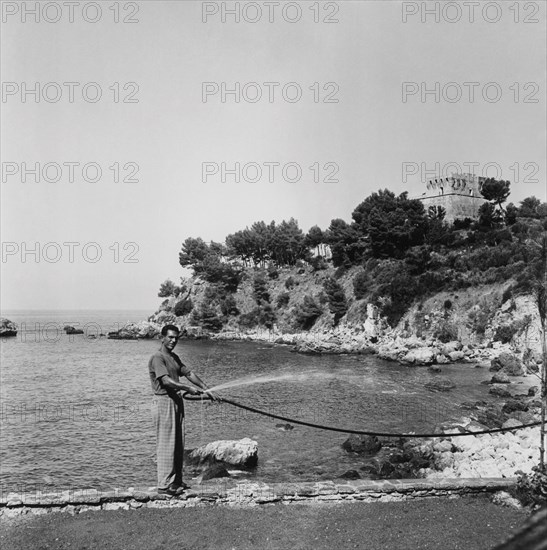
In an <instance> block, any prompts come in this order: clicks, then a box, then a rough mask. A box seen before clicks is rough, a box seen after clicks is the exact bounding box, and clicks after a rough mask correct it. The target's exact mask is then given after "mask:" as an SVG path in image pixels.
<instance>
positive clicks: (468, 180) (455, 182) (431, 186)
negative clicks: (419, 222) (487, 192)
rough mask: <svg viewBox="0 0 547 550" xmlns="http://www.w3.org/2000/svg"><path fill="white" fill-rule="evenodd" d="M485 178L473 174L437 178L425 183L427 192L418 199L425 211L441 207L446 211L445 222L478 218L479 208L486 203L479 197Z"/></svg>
mask: <svg viewBox="0 0 547 550" xmlns="http://www.w3.org/2000/svg"><path fill="white" fill-rule="evenodd" d="M485 179H486V178H483V177H479V176H475V175H474V174H452V176H451V177H449V178H437V179H433V180H429V181H428V182H427V191H426V192H425V193H423V194H422V196H421V197H419V199H420V200H421V201H422V203H423V205H424V208H425V209H426V211H427V210H428V209H429V207H430V206H442V207H443V208H444V209H445V210H446V216H445V220H446V221H447V222H453V221H454V220H455V219H456V218H460V219H464V218H471V219H472V220H476V219H478V217H479V208H480V207H481V205H483V204H484V203H485V202H488V201H487V200H486V199H485V198H484V197H483V196H482V195H481V187H482V184H483V182H484V180H485Z"/></svg>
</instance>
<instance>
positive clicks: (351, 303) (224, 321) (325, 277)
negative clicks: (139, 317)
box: [149, 266, 541, 364]
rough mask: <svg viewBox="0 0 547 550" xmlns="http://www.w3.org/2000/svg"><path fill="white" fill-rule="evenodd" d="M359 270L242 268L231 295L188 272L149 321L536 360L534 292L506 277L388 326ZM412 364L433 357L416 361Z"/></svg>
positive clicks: (447, 295)
mask: <svg viewBox="0 0 547 550" xmlns="http://www.w3.org/2000/svg"><path fill="white" fill-rule="evenodd" d="M361 272H362V269H361V268H357V267H355V268H351V269H348V270H346V271H341V270H336V269H335V268H333V267H330V266H329V267H326V268H325V269H321V270H314V269H313V268H312V267H310V266H307V267H295V268H283V269H277V270H275V273H274V274H273V277H272V276H271V274H270V275H269V274H268V272H267V271H266V270H258V269H252V268H248V269H247V270H245V272H244V273H243V275H242V280H241V282H240V284H239V286H238V289H237V291H236V292H234V293H222V291H220V290H219V289H218V287H216V285H211V284H209V283H207V282H205V281H203V280H201V279H200V278H198V277H192V278H190V279H187V280H186V281H184V285H185V287H186V288H185V289H184V290H185V291H184V292H182V293H181V294H180V295H179V296H178V297H175V296H171V297H169V298H167V299H166V300H164V302H163V304H162V305H161V307H160V308H159V309H158V311H157V312H156V313H155V314H154V315H152V316H151V317H150V318H149V321H151V322H153V323H157V324H158V325H164V324H167V323H174V324H176V325H177V326H179V327H181V329H182V330H183V332H184V333H185V334H187V335H189V336H200V335H209V336H213V337H225V338H241V337H244V336H245V335H251V336H253V335H259V334H262V335H264V334H266V333H267V334H269V339H272V338H273V339H278V340H279V341H280V342H283V343H294V344H298V343H299V342H305V343H307V344H306V345H308V344H310V342H313V341H316V342H317V341H323V344H324V345H326V344H325V343H327V344H328V340H329V338H330V339H331V340H332V342H331V346H330V348H337V347H340V345H343V344H348V342H349V340H351V339H353V340H355V341H356V342H359V343H360V347H359V349H346V350H345V351H346V352H352V351H363V350H365V349H367V348H368V347H373V348H375V351H377V350H378V346H381V345H382V344H383V345H384V347H389V348H391V349H392V351H395V350H394V344H395V343H396V342H407V343H408V342H410V343H412V345H410V346H407V347H410V348H417V347H428V346H429V347H431V346H437V348H438V349H441V348H442V346H443V345H445V346H446V345H447V344H448V343H450V342H454V341H457V342H459V343H460V344H461V345H460V347H459V348H458V349H451V350H448V351H447V353H446V354H445V355H446V356H447V357H448V359H450V360H461V359H462V358H463V352H462V351H461V348H462V347H464V346H465V347H466V348H469V347H471V348H487V347H493V348H495V349H496V348H500V347H504V348H507V347H510V348H513V349H515V350H518V351H520V352H521V353H525V354H529V355H531V356H532V357H534V359H535V360H537V359H539V352H540V350H541V342H540V324H539V315H538V310H537V307H536V304H535V302H534V297H533V296H532V295H531V294H520V295H516V296H515V295H513V294H512V292H511V288H512V287H513V285H514V284H515V281H514V280H513V279H512V278H510V279H508V280H506V281H505V282H503V283H495V284H485V285H480V286H470V287H468V288H463V289H459V290H457V291H442V292H437V293H431V294H430V295H428V296H424V297H419V298H416V299H414V300H413V301H411V305H410V306H409V307H408V309H407V310H406V312H404V314H402V316H400V318H399V320H398V321H397V322H396V323H392V324H390V322H389V318H388V317H387V316H386V314H385V311H386V309H387V307H386V306H388V307H389V306H390V305H391V304H390V303H389V299H388V298H384V297H382V296H379V297H377V295H378V292H377V288H375V287H374V282H373V281H372V282H371V283H370V286H369V288H368V289H367V290H365V292H360V289H359V286H358V285H356V282H355V281H356V278H357V277H359V274H360V273H361ZM257 281H258V283H257ZM332 281H335V282H336V284H337V285H338V287H337V292H336V293H333V292H332V291H331V290H330V288H331V287H329V284H331V283H332ZM331 286H332V284H331ZM257 289H258V290H257ZM333 296H334V297H333ZM375 296H376V297H375ZM358 297H359V298H358ZM373 299H374V301H373ZM183 302H184V303H185V307H182V308H181V304H183ZM341 311H343V315H341V316H340V315H339V313H340V312H341ZM177 313H179V315H177ZM181 313H182V314H181ZM306 323H308V326H307V325H306ZM263 337H264V336H263ZM258 339H260V338H258ZM310 345H311V344H310ZM310 345H308V347H310ZM311 347H313V346H311ZM327 347H329V346H327ZM350 347H351V346H350ZM304 348H305V346H304ZM353 348H355V345H354V346H353ZM301 351H306V349H301ZM308 351H314V350H313V349H308ZM318 351H321V350H318ZM323 351H329V350H327V349H325V350H323ZM331 351H332V349H331ZM407 351H408V350H407ZM451 353H452V354H453V355H454V357H451V355H450V354H451ZM399 356H400V353H399ZM399 356H398V359H400V357H399ZM422 359H423V358H422ZM409 362H412V361H409ZM417 362H422V363H426V364H427V363H432V362H437V361H436V360H435V358H433V360H425V361H422V360H421V359H420V358H417ZM440 362H444V361H443V360H442V359H441V360H440Z"/></svg>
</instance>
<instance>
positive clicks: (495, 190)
mask: <svg viewBox="0 0 547 550" xmlns="http://www.w3.org/2000/svg"><path fill="white" fill-rule="evenodd" d="M510 187H511V182H509V181H506V180H496V179H494V178H486V180H484V182H483V184H482V186H481V194H482V196H483V197H484V198H485V199H486V200H488V201H490V202H491V203H492V204H496V205H497V206H498V208H499V209H500V210H502V211H503V207H502V206H501V205H502V203H504V202H505V201H506V200H507V197H508V196H509V195H510V194H511V190H510Z"/></svg>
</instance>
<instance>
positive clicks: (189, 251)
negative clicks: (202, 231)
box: [179, 237, 211, 268]
mask: <svg viewBox="0 0 547 550" xmlns="http://www.w3.org/2000/svg"><path fill="white" fill-rule="evenodd" d="M210 252H211V251H210V249H209V246H208V245H207V243H206V242H205V241H204V240H203V239H201V238H199V237H198V238H197V239H194V238H192V237H189V238H188V239H186V240H185V241H184V243H182V250H181V252H180V253H179V263H180V265H181V266H182V267H193V268H195V266H196V265H197V264H199V263H200V262H203V260H204V259H205V258H206V256H208V255H209V254H210Z"/></svg>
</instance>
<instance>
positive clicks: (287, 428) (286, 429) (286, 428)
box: [275, 422, 294, 432]
mask: <svg viewBox="0 0 547 550" xmlns="http://www.w3.org/2000/svg"><path fill="white" fill-rule="evenodd" d="M275 427H276V428H278V429H280V430H282V431H284V432H290V431H291V430H294V426H291V424H289V423H288V422H287V423H286V424H276V425H275Z"/></svg>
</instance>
